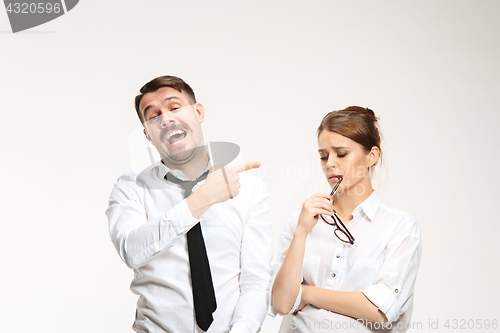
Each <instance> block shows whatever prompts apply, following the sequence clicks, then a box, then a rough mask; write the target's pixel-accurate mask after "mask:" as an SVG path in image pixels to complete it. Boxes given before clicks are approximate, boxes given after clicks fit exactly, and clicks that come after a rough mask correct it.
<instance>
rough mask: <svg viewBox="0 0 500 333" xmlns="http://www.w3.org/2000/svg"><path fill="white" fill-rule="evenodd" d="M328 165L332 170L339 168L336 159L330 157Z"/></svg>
mask: <svg viewBox="0 0 500 333" xmlns="http://www.w3.org/2000/svg"><path fill="white" fill-rule="evenodd" d="M326 165H327V166H328V167H330V168H335V167H337V161H336V160H335V157H334V156H332V155H330V156H329V157H328V161H326Z"/></svg>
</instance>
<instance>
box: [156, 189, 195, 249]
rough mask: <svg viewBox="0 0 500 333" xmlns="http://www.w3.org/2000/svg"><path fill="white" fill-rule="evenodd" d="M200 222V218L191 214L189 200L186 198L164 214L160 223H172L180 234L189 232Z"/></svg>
mask: <svg viewBox="0 0 500 333" xmlns="http://www.w3.org/2000/svg"><path fill="white" fill-rule="evenodd" d="M198 222H199V220H198V219H196V218H194V217H193V215H191V211H190V210H189V206H188V204H187V200H186V199H184V200H182V201H181V202H179V203H178V204H177V205H175V206H174V207H173V208H172V209H170V210H169V211H168V212H167V213H166V214H164V215H163V217H162V219H161V221H160V225H163V226H165V224H166V223H170V224H171V225H172V227H173V229H174V230H175V232H176V234H177V235H180V234H183V233H186V232H188V231H189V230H190V229H191V228H192V227H194V226H195V224H196V223H198ZM161 229H162V228H160V230H161ZM160 239H161V234H160Z"/></svg>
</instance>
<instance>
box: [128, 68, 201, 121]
mask: <svg viewBox="0 0 500 333" xmlns="http://www.w3.org/2000/svg"><path fill="white" fill-rule="evenodd" d="M163 87H170V88H173V89H175V90H177V91H178V92H180V93H185V94H186V95H187V97H188V100H189V102H191V103H192V104H194V103H196V97H195V96H194V91H193V89H191V87H190V86H189V84H187V83H186V82H184V80H183V79H181V78H179V77H177V76H171V75H164V76H159V77H157V78H156V79H153V80H151V81H149V82H148V83H146V84H145V85H144V86H143V87H142V88H141V89H140V90H139V91H140V92H141V93H140V95H137V96H135V111H136V112H137V116H138V117H139V119H140V120H141V124H142V123H144V117H143V114H142V112H141V110H140V109H139V104H140V103H141V99H142V98H143V97H144V95H146V94H147V93H151V92H155V91H157V90H159V89H160V88H163Z"/></svg>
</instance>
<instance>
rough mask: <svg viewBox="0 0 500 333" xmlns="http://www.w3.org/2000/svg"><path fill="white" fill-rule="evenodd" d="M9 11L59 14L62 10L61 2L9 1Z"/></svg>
mask: <svg viewBox="0 0 500 333" xmlns="http://www.w3.org/2000/svg"><path fill="white" fill-rule="evenodd" d="M6 9H7V13H9V14H10V13H15V14H28V13H29V14H35V13H39V14H42V13H47V14H51V13H56V14H59V13H60V12H61V10H62V8H61V4H60V3H56V4H51V3H44V2H39V3H25V2H24V3H17V2H16V3H9V5H8V6H7V8H6Z"/></svg>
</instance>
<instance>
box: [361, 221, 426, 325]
mask: <svg viewBox="0 0 500 333" xmlns="http://www.w3.org/2000/svg"><path fill="white" fill-rule="evenodd" d="M391 239H392V240H391V242H390V243H389V244H388V246H387V257H386V259H385V261H384V264H383V266H382V268H381V270H380V271H379V273H378V275H377V283H376V284H375V285H372V286H370V287H368V288H366V289H364V290H362V293H363V294H364V295H365V296H366V297H367V298H368V299H369V300H370V302H372V303H373V304H375V306H377V307H378V308H379V310H380V311H382V312H383V313H384V314H385V316H386V318H387V321H388V322H393V321H396V320H397V319H398V318H399V316H400V315H401V314H403V313H404V312H405V311H406V310H407V307H408V304H409V302H407V300H408V299H410V298H411V297H413V291H414V285H415V280H416V277H417V271H418V266H419V263H420V255H421V249H422V246H421V239H420V231H419V228H418V225H417V223H416V221H415V220H413V219H411V221H409V222H408V223H405V224H403V226H402V227H401V228H399V229H398V230H397V231H396V232H395V234H394V235H393V236H392V237H391Z"/></svg>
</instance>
